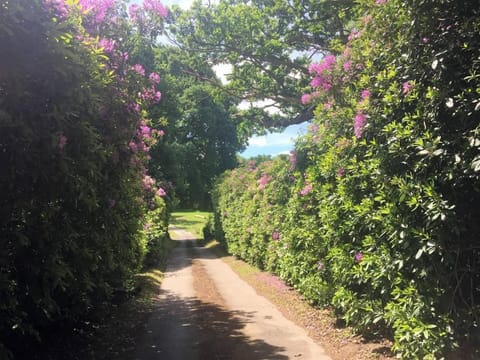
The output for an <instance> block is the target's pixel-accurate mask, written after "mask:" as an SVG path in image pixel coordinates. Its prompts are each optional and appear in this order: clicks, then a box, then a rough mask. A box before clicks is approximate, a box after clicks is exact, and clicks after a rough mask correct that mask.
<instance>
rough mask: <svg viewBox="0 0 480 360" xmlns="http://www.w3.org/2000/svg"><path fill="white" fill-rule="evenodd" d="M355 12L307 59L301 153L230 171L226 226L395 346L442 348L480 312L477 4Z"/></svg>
mask: <svg viewBox="0 0 480 360" xmlns="http://www.w3.org/2000/svg"><path fill="white" fill-rule="evenodd" d="M471 9H475V10H471ZM357 10H358V13H359V14H362V18H361V19H359V20H358V21H357V23H356V24H355V26H356V28H355V29H353V30H352V33H351V35H350V36H349V40H348V42H347V44H346V45H341V44H337V43H336V42H333V43H332V52H333V54H332V55H329V56H326V57H325V58H324V59H323V60H322V61H321V62H320V63H319V64H314V65H312V66H311V67H310V72H311V73H312V76H313V80H312V83H311V86H312V91H311V93H308V94H305V95H304V96H302V98H301V101H302V102H303V103H307V102H308V103H311V104H315V105H316V110H315V114H316V116H315V120H314V123H315V127H312V129H311V130H310V132H309V133H308V134H307V135H305V136H304V137H303V138H302V139H300V140H299V141H298V143H297V145H296V151H295V156H294V157H292V158H294V161H292V162H290V163H287V162H286V161H285V162H284V163H283V164H282V162H281V161H280V160H276V162H275V164H277V167H275V168H274V170H273V168H272V170H271V171H266V170H265V169H264V167H269V166H271V165H268V164H260V165H258V169H261V171H262V172H261V173H260V172H259V170H254V171H248V170H247V169H237V170H234V171H232V172H231V173H227V174H226V175H225V177H224V178H223V179H221V180H220V183H219V184H218V186H217V192H216V197H215V203H216V207H217V208H216V225H217V227H218V228H219V231H218V233H219V234H224V238H225V240H224V242H225V243H226V246H227V247H228V249H229V250H230V251H231V252H233V253H234V254H237V255H239V256H241V257H243V258H245V259H246V260H248V261H251V262H253V263H256V264H259V265H261V266H264V267H266V268H268V269H271V270H274V271H275V272H277V273H278V274H279V275H280V276H281V277H282V278H284V279H286V280H287V281H289V282H290V284H292V285H293V286H295V287H296V288H298V289H299V290H300V291H301V292H302V293H303V294H304V295H305V297H306V298H308V299H310V300H311V301H313V302H316V303H318V304H325V305H330V306H333V307H334V308H335V310H336V312H337V314H338V315H339V316H341V317H342V318H343V319H345V320H346V321H347V323H349V324H350V325H352V326H354V327H355V328H357V329H358V330H359V331H369V332H376V331H379V332H382V333H384V334H389V333H391V334H392V337H393V338H394V340H395V345H394V347H393V350H394V351H395V352H396V353H397V354H398V355H399V356H401V357H403V358H408V359H414V358H423V359H429V358H431V359H433V358H439V357H441V356H443V355H445V353H447V352H448V351H449V350H451V349H452V348H455V347H457V346H458V345H459V344H462V343H464V342H466V341H468V340H469V339H472V334H475V332H476V331H477V332H478V326H479V324H478V318H479V314H480V312H479V304H478V299H479V298H480V294H479V293H478V289H479V288H480V287H479V282H478V281H479V279H480V276H479V269H480V263H479V259H480V257H479V255H480V254H479V253H478V249H479V245H480V244H479V240H478V239H479V235H480V230H479V228H478V226H477V225H476V223H477V220H476V219H478V216H479V215H480V214H479V211H478V206H476V203H477V202H478V201H479V200H480V191H479V189H478V183H479V180H480V179H479V170H480V166H479V164H480V161H479V159H480V146H479V145H480V141H479V140H478V132H479V121H478V118H479V117H478V111H479V109H480V105H479V93H480V92H479V91H480V90H479V89H480V85H479V76H478V74H479V72H480V69H479V66H480V62H479V61H478V49H479V45H480V44H479V41H480V38H479V37H478V29H479V26H480V24H479V20H478V19H479V18H480V17H479V14H478V10H477V9H476V7H475V6H474V3H473V2H472V1H467V2H461V3H460V2H455V1H441V2H438V1H400V0H388V1H373V0H364V1H361V2H359V8H358V9H357ZM475 29H476V30H475ZM334 54H335V55H334ZM260 174H262V175H265V174H266V175H268V176H270V179H269V182H268V184H266V185H265V189H263V190H260V189H258V183H257V181H258V180H259V178H260V176H261V175H260ZM239 177H242V178H243V180H241V181H240V180H238V178H239ZM270 184H272V185H271V186H272V187H271V189H272V190H273V189H279V194H282V196H281V197H276V196H275V195H274V194H273V193H270V192H269V189H270ZM285 196H286V197H285ZM277 200H278V201H277ZM224 211H227V213H228V216H221V215H220V214H222V213H224ZM247 224H248V226H250V230H251V231H248V232H246V231H245V229H246V227H247ZM251 224H254V226H252V225H251ZM273 231H278V234H280V235H281V236H279V238H278V239H277V240H274V239H273V238H272V233H273ZM257 244H261V246H259V245H257Z"/></svg>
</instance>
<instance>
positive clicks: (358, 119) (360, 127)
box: [353, 113, 367, 139]
mask: <svg viewBox="0 0 480 360" xmlns="http://www.w3.org/2000/svg"><path fill="white" fill-rule="evenodd" d="M366 124H367V116H366V115H365V114H362V113H359V114H357V115H355V121H354V123H353V131H354V133H355V136H356V137H357V139H359V138H361V137H362V135H363V131H364V129H365V125H366Z"/></svg>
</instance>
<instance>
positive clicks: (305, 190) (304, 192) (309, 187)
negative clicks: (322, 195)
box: [300, 183, 313, 196]
mask: <svg viewBox="0 0 480 360" xmlns="http://www.w3.org/2000/svg"><path fill="white" fill-rule="evenodd" d="M312 190H313V186H312V184H310V183H307V184H306V185H305V187H304V188H303V189H302V190H301V191H300V195H302V196H305V195H307V194H309V193H310V192H311V191H312Z"/></svg>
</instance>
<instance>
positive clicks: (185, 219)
mask: <svg viewBox="0 0 480 360" xmlns="http://www.w3.org/2000/svg"><path fill="white" fill-rule="evenodd" d="M210 214H211V213H210V212H206V211H177V212H173V213H172V214H171V216H170V225H172V226H175V227H178V228H180V229H183V230H187V231H190V232H191V233H193V234H195V236H196V237H197V238H198V239H203V227H204V226H205V224H206V223H207V221H208V217H209V215H210Z"/></svg>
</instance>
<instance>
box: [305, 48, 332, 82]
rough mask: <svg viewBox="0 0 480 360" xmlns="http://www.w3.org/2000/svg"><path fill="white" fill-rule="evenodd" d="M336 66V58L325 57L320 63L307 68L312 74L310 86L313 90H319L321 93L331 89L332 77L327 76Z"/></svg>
mask: <svg viewBox="0 0 480 360" xmlns="http://www.w3.org/2000/svg"><path fill="white" fill-rule="evenodd" d="M335 65H336V58H335V56H334V55H327V56H326V57H325V58H324V59H323V61H322V62H320V63H318V64H311V65H310V67H309V69H308V70H309V72H310V74H314V75H315V77H314V78H313V79H312V81H311V83H310V85H311V86H312V87H313V88H321V89H322V90H323V91H328V90H330V88H331V87H332V77H331V75H330V74H328V72H329V71H331V70H333V69H334V68H335Z"/></svg>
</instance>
